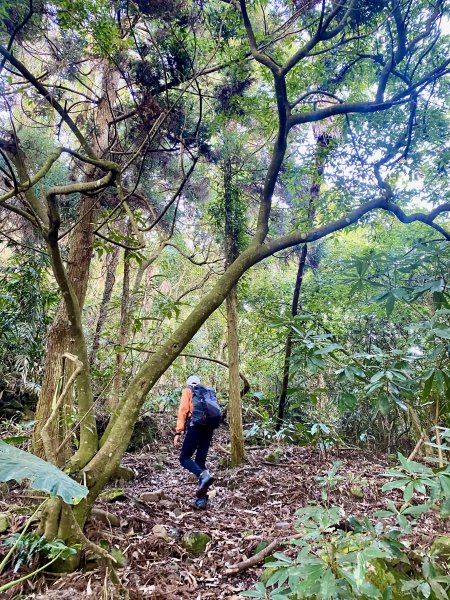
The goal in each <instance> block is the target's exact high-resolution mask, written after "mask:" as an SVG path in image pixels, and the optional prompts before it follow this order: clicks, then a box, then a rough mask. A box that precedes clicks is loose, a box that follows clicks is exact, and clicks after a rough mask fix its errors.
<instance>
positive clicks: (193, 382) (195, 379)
mask: <svg viewBox="0 0 450 600" xmlns="http://www.w3.org/2000/svg"><path fill="white" fill-rule="evenodd" d="M199 383H200V379H199V378H198V377H197V375H191V376H190V377H188V378H187V381H186V385H198V384H199Z"/></svg>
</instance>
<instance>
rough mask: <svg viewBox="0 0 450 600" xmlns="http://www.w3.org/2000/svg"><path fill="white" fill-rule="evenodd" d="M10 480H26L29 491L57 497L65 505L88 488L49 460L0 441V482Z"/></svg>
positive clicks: (86, 491) (84, 492)
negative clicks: (38, 491)
mask: <svg viewBox="0 0 450 600" xmlns="http://www.w3.org/2000/svg"><path fill="white" fill-rule="evenodd" d="M10 479H15V480H16V481H22V480H23V479H29V480H30V482H31V487H32V489H33V490H40V491H43V492H47V493H48V494H50V496H60V497H61V498H62V499H63V500H64V502H66V503H67V504H78V502H80V500H82V499H83V498H85V497H86V496H87V494H88V491H89V490H88V489H87V487H85V486H84V485H80V484H79V483H77V482H76V481H74V480H73V479H72V478H70V477H69V476H68V475H66V474H65V473H63V471H61V470H60V469H58V468H57V467H55V466H54V465H52V464H50V463H49V462H47V461H45V460H42V459H41V458H38V457H37V456H34V455H33V454H30V453H29V452H24V451H23V450H19V448H15V447H14V446H10V445H9V444H5V442H3V441H1V440H0V481H9V480H10Z"/></svg>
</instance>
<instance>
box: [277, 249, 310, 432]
mask: <svg viewBox="0 0 450 600" xmlns="http://www.w3.org/2000/svg"><path fill="white" fill-rule="evenodd" d="M307 254H308V244H303V246H302V251H301V252H300V258H299V261H298V270H297V277H296V279H295V288H294V295H293V297H292V306H291V315H292V316H293V317H295V316H296V315H297V314H298V302H299V299H300V290H301V287H302V282H303V274H304V272H305V265H306V256H307ZM292 337H293V331H292V329H289V333H288V335H287V338H286V345H285V349H284V363H283V379H282V382H281V391H280V398H279V401H278V415H277V426H276V429H277V431H279V430H280V428H281V425H282V423H283V421H284V411H285V408H286V399H287V392H288V386H289V371H290V364H291V354H292Z"/></svg>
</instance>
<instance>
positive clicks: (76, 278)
mask: <svg viewBox="0 0 450 600" xmlns="http://www.w3.org/2000/svg"><path fill="white" fill-rule="evenodd" d="M102 68H103V81H102V97H101V99H100V101H99V103H98V109H97V111H96V113H95V129H96V131H97V135H96V136H94V150H95V153H96V154H97V155H98V156H102V155H103V154H104V153H105V151H107V149H108V146H109V126H108V122H109V121H110V120H111V115H112V112H111V111H112V106H113V105H114V102H115V99H116V96H117V81H118V74H117V71H115V70H113V69H111V67H110V66H109V65H107V64H103V65H102ZM85 173H86V174H85V177H84V181H85V182H92V181H95V180H96V179H97V177H98V175H99V170H98V167H97V166H96V165H95V164H90V165H86V167H85ZM96 204H97V199H96V197H95V196H84V195H81V196H80V200H79V208H78V220H77V223H76V226H75V227H74V229H73V231H72V234H71V236H70V243H69V256H68V259H67V268H66V277H67V280H68V281H69V282H70V285H71V287H72V290H73V293H74V295H75V297H76V300H77V303H78V305H79V306H80V309H81V308H82V307H83V304H84V299H85V295H86V289H87V284H88V280H89V270H90V264H91V258H92V251H93V242H94V229H95V212H96V211H95V208H96ZM58 227H59V226H58ZM55 243H56V245H58V241H57V240H55ZM58 252H59V250H58ZM77 346H79V344H78V343H77V341H76V340H74V338H73V330H72V327H71V323H70V319H69V316H68V311H67V305H66V302H65V300H64V298H63V299H62V300H61V303H60V306H59V307H58V310H57V313H56V317H55V319H54V321H53V323H52V325H51V327H50V330H49V333H48V337H47V351H46V355H45V363H44V377H43V382H42V388H41V392H40V395H39V401H38V404H37V407H36V425H35V428H34V432H33V438H32V449H33V452H34V453H35V454H36V455H37V456H40V457H42V458H45V453H44V448H43V445H42V436H41V430H42V427H43V426H44V425H45V423H46V422H47V420H48V418H49V417H50V414H51V412H52V405H53V402H54V400H55V398H56V397H57V395H58V390H59V389H60V388H61V386H62V385H63V384H64V381H63V373H62V355H63V354H64V353H65V352H71V353H72V354H75V355H77V356H78V354H77ZM83 346H85V344H83ZM79 358H80V357H79ZM80 360H81V358H80ZM85 370H86V371H89V360H88V357H87V356H86V364H85ZM69 375H70V373H65V374H64V378H66V377H68V376H69ZM76 393H77V396H78V398H79V403H80V395H81V394H88V396H87V398H86V399H85V400H81V405H83V404H84V405H85V406H88V405H90V404H91V402H92V391H91V388H90V376H89V374H87V375H85V376H81V377H80V378H78V380H77V383H76ZM66 406H67V410H70V407H69V405H68V404H67V405H66ZM82 413H83V411H82ZM61 414H62V416H61V418H59V419H57V420H55V421H54V423H53V424H52V431H51V436H52V439H53V440H54V443H55V447H56V448H60V446H61V443H62V442H63V440H64V439H66V438H67V424H66V419H65V417H64V410H63V411H62V412H61ZM84 415H85V416H84V420H83V422H82V425H81V428H82V430H83V431H84V432H85V433H87V439H89V440H91V441H89V442H87V439H86V440H83V445H84V446H85V447H86V448H87V447H88V446H89V447H91V450H90V451H89V452H88V454H87V455H86V456H89V454H90V453H91V452H92V451H95V447H96V442H95V440H94V438H95V437H96V436H95V434H94V433H93V432H95V417H94V415H93V414H87V415H86V413H84ZM82 417H83V414H79V418H82ZM84 442H87V443H86V444H84ZM82 452H83V450H82ZM69 454H70V448H69V447H68V446H67V445H65V446H63V447H62V448H60V450H59V452H58V453H57V460H58V465H59V466H62V465H63V464H64V463H65V462H66V460H67V459H68V457H69Z"/></svg>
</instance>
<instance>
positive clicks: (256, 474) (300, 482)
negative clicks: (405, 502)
mask: <svg viewBox="0 0 450 600" xmlns="http://www.w3.org/2000/svg"><path fill="white" fill-rule="evenodd" d="M219 438H221V439H219V440H216V443H215V444H214V445H213V447H212V450H211V452H210V457H209V458H210V461H209V462H210V465H211V470H212V471H214V474H215V476H216V480H215V483H214V486H213V488H211V490H212V493H211V496H212V497H211V499H210V503H209V504H210V506H209V509H208V510H207V511H202V512H199V511H194V510H192V509H191V507H190V501H191V499H192V498H193V497H194V491H195V487H196V484H195V481H194V479H193V478H191V475H190V474H189V473H187V472H186V471H184V470H183V469H182V468H181V467H180V465H179V464H178V460H177V452H176V451H175V450H173V449H172V448H171V446H170V438H167V439H168V442H167V443H166V445H163V446H159V448H158V449H157V451H155V449H152V450H151V451H149V452H142V453H140V454H138V455H136V454H135V455H131V454H129V455H127V456H126V457H125V460H124V464H126V465H127V466H129V467H131V468H132V469H133V470H134V472H135V474H136V477H135V478H134V479H133V480H132V481H130V482H128V483H125V484H124V483H123V482H117V483H116V484H115V486H116V487H118V488H119V487H120V488H121V489H123V491H124V493H125V497H124V498H122V499H120V500H117V501H115V502H106V501H100V502H99V503H98V505H97V506H98V507H99V508H102V509H104V510H108V511H110V512H112V513H114V514H116V515H118V516H119V518H120V526H119V527H110V526H108V525H105V524H104V523H101V522H99V521H97V520H92V521H91V522H90V523H89V525H88V528H87V533H88V537H89V538H90V539H92V540H94V541H96V542H97V543H99V542H101V541H102V540H103V541H104V542H107V543H108V544H109V547H110V548H111V547H116V548H120V549H121V550H122V551H123V552H124V555H125V557H126V561H127V562H126V566H125V567H123V568H121V569H119V570H118V574H119V576H120V579H121V580H122V582H123V583H124V585H125V586H126V587H127V589H128V590H129V591H130V593H131V596H132V597H134V598H143V599H147V598H149V599H161V600H163V599H164V600H170V599H171V598H190V599H195V600H197V599H198V600H201V599H207V598H214V599H217V600H220V599H228V600H231V599H233V600H236V599H237V598H238V596H237V595H238V593H239V592H240V591H242V590H245V589H248V588H249V587H251V586H252V585H253V584H254V583H255V581H256V580H257V579H258V577H259V575H260V573H261V567H252V568H251V569H248V570H246V571H243V572H242V573H238V574H237V575H233V576H230V575H225V574H224V572H225V569H226V568H227V566H229V565H231V564H234V563H237V562H239V561H241V560H243V559H245V558H247V557H249V556H251V555H252V553H253V552H254V550H255V547H256V546H257V544H258V543H259V542H261V541H271V540H273V539H275V538H278V537H287V536H289V535H290V534H291V533H292V534H295V533H296V532H295V528H294V513H295V511H296V510H297V509H298V508H299V507H301V506H304V505H305V504H308V503H315V502H320V487H319V485H318V482H317V481H316V479H315V476H317V475H323V474H324V473H326V472H327V471H328V470H329V468H330V467H331V466H332V464H333V461H335V460H340V461H342V462H343V465H342V467H341V468H340V470H339V473H340V474H342V475H344V476H345V479H344V480H343V481H341V482H339V484H338V488H337V489H336V491H334V492H333V493H332V494H331V499H332V502H333V504H336V505H338V506H340V507H341V508H342V513H343V518H344V517H345V516H348V515H350V514H353V515H362V514H370V513H372V512H373V511H374V510H377V509H380V508H384V507H385V499H384V498H383V496H382V495H381V494H380V488H381V485H382V484H383V483H384V482H385V481H386V480H385V478H383V477H381V473H382V472H383V471H384V469H385V468H386V466H387V463H386V462H385V461H384V460H383V459H380V458H379V457H376V456H374V455H373V454H371V453H368V452H364V451H361V450H333V451H331V452H329V455H328V456H327V458H326V459H325V458H323V457H322V456H321V454H320V452H319V450H318V449H317V448H311V447H303V448H300V447H283V448H282V450H283V456H282V458H281V462H280V463H279V464H278V465H271V464H268V463H267V462H266V461H265V456H266V455H267V453H268V452H269V450H268V448H267V447H266V448H250V449H248V451H247V454H248V463H247V464H246V465H244V466H242V467H239V468H235V469H227V468H224V467H220V466H219V463H220V461H223V459H224V458H226V456H227V455H226V451H225V449H224V445H225V444H226V439H224V436H223V434H221V435H220V436H219ZM111 487H114V486H111ZM355 487H356V488H361V489H362V491H363V497H362V498H356V497H355V496H354V492H355ZM352 489H353V493H352V491H351V490H352ZM156 490H163V492H164V496H163V498H162V499H161V500H159V501H156V502H142V501H141V500H140V497H141V495H142V494H143V493H146V492H152V491H156ZM18 493H19V490H12V491H11V492H10V493H9V494H7V495H6V496H4V497H3V498H2V500H3V501H4V502H5V501H6V502H7V501H12V500H14V502H16V503H17V501H18V495H19V494H18ZM391 497H393V498H395V497H396V496H395V492H394V494H393V495H392V494H391ZM155 526H162V528H164V529H162V528H161V527H157V528H156V529H154V528H155ZM438 527H440V528H441V530H442V527H443V524H442V523H441V522H440V521H439V520H437V519H436V518H434V517H433V516H424V517H423V518H422V520H421V521H420V526H419V527H418V528H417V529H416V532H415V538H416V542H417V543H418V544H419V545H423V546H427V545H428V544H429V543H430V531H433V532H434V533H435V532H436V531H437V528H438ZM191 531H202V532H205V533H207V534H208V535H209V536H210V537H211V541H210V542H209V544H208V546H207V548H206V551H205V552H204V553H202V554H201V555H200V556H198V557H194V556H192V555H191V554H189V553H188V552H186V550H184V548H183V546H182V544H181V539H182V537H183V535H185V534H186V533H188V532H191ZM159 535H166V536H167V539H162V538H161V537H158V536H159ZM9 577H11V573H9ZM5 580H8V574H7V573H5V574H3V575H2V577H1V581H5ZM104 584H105V573H104V571H102V570H99V569H96V570H93V571H87V570H86V571H81V572H77V573H74V574H72V575H68V576H64V577H62V578H61V577H59V578H56V579H53V580H52V579H51V578H47V579H46V580H45V579H44V578H43V577H41V578H39V579H38V580H36V581H35V582H34V583H33V584H25V585H24V586H23V588H22V594H23V596H22V598H24V599H25V598H26V599H30V600H31V598H33V599H37V600H41V599H42V600H43V599H45V598H47V599H51V598H55V600H56V599H58V600H59V599H61V600H64V598H70V600H79V599H82V598H83V599H84V598H91V599H92V598H95V599H97V598H112V597H113V596H112V595H111V593H110V592H109V595H107V587H108V586H105V585H104ZM18 592H19V590H18V589H17V588H16V589H15V590H14V591H13V590H11V594H9V593H8V595H5V596H4V598H5V599H6V598H13V597H14V595H16V594H17V593H18ZM102 594H103V596H102Z"/></svg>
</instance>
